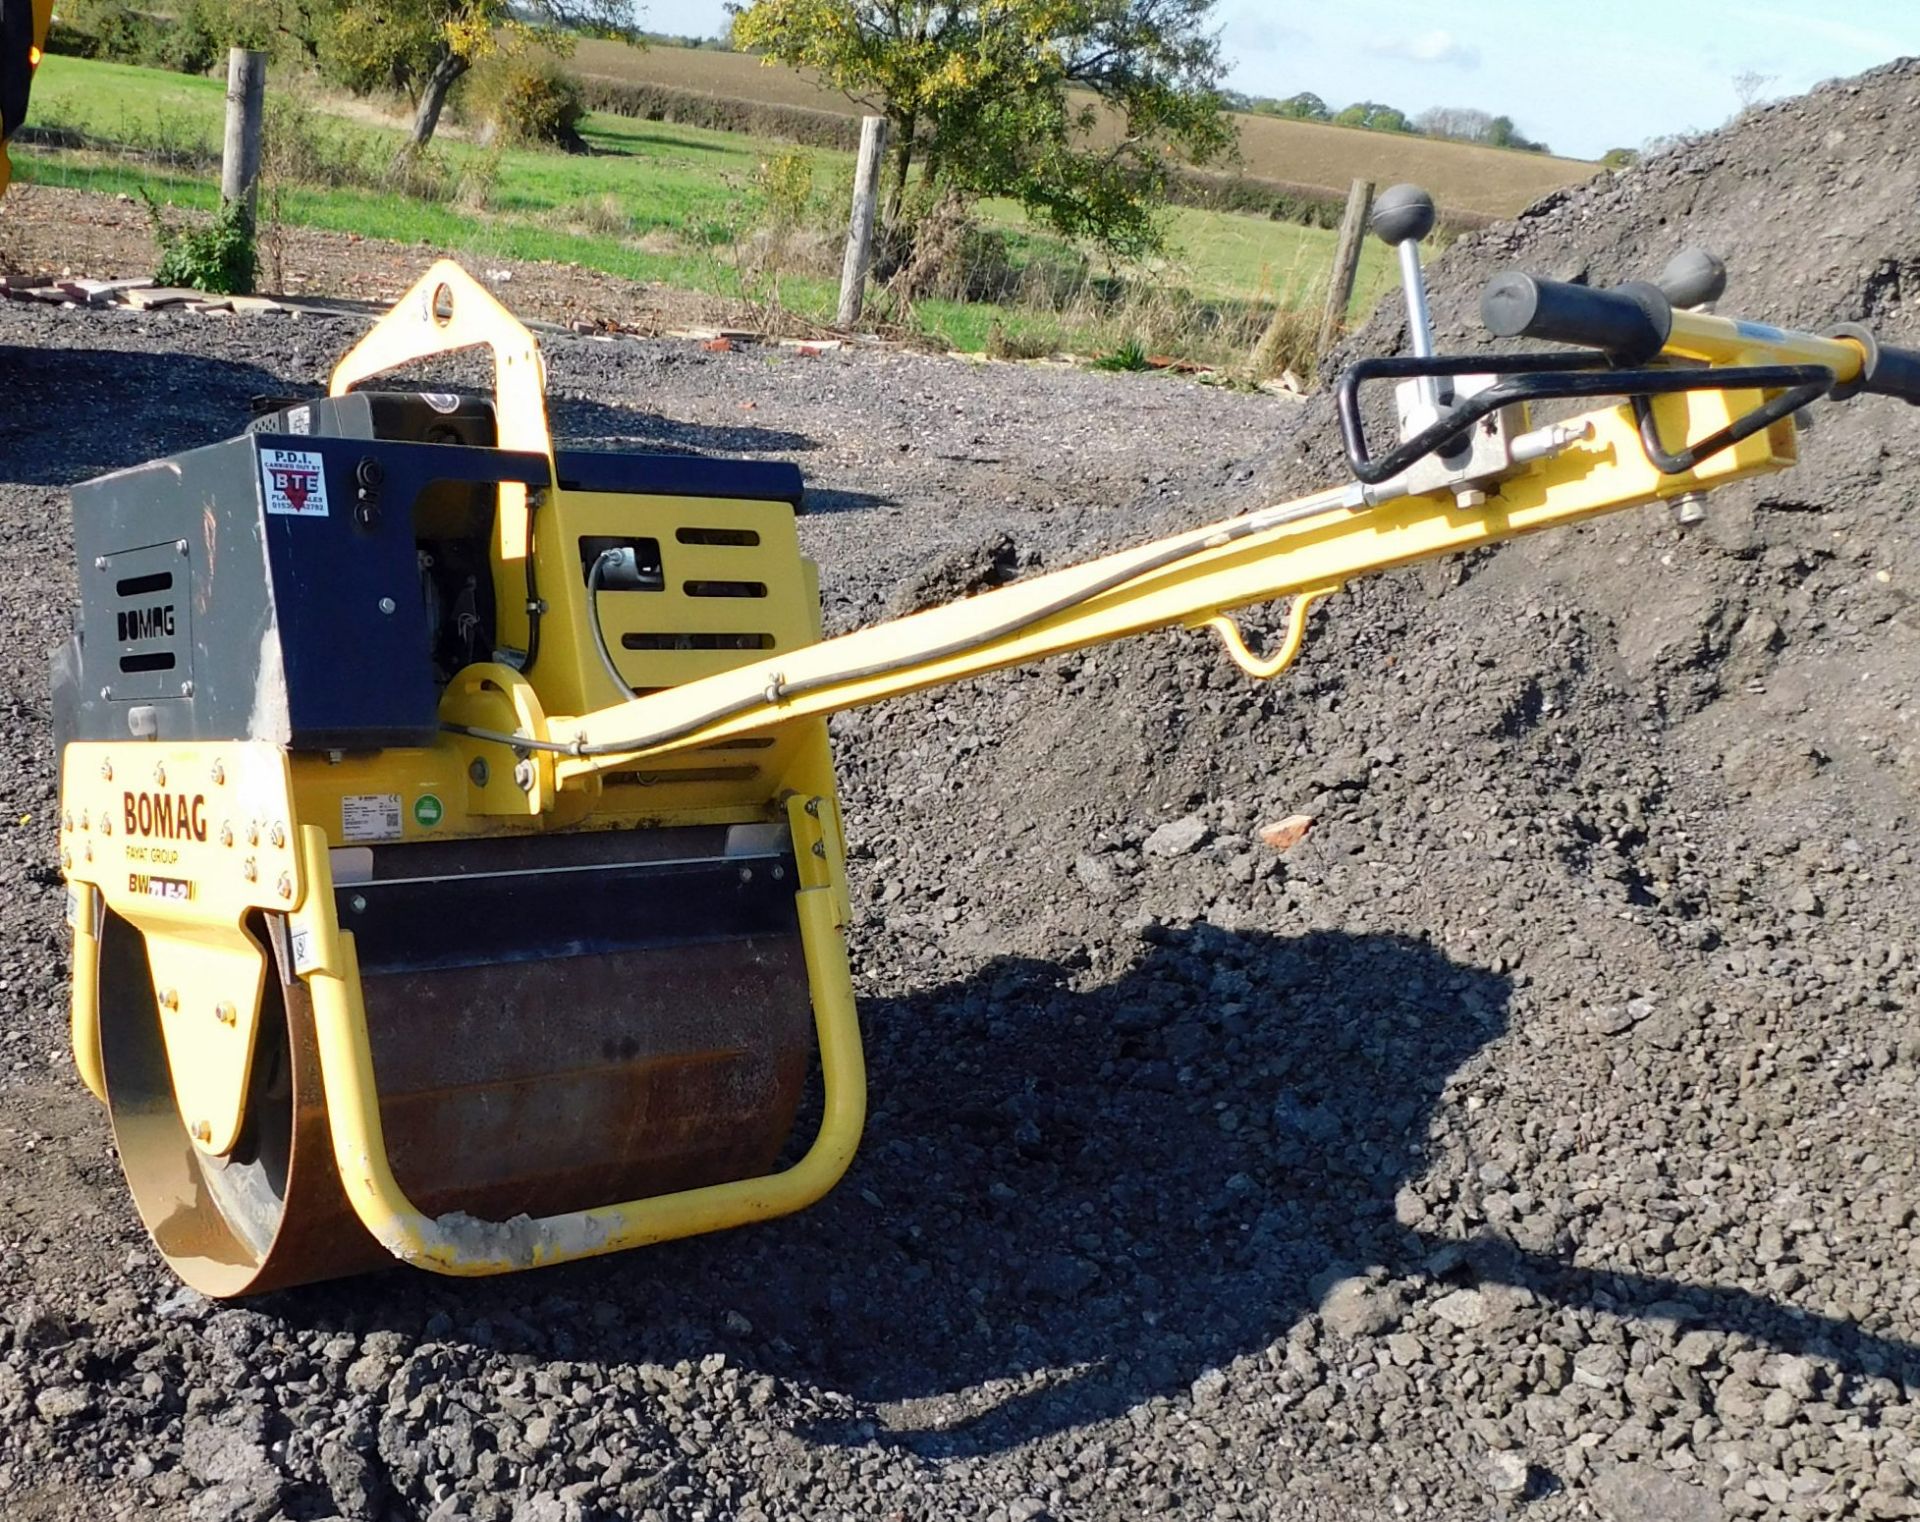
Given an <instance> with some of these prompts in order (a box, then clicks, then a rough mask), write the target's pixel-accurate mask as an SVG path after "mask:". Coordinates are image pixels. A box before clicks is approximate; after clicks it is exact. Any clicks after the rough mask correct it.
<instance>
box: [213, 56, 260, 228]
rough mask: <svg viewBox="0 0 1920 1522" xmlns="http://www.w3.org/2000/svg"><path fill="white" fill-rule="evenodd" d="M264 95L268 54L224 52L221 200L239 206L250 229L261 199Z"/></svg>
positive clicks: (242, 216)
mask: <svg viewBox="0 0 1920 1522" xmlns="http://www.w3.org/2000/svg"><path fill="white" fill-rule="evenodd" d="M266 97H267V55H266V54H265V53H255V52H252V51H250V50H249V49H247V48H234V49H232V50H231V51H230V52H229V53H228V54H227V140H226V144H225V147H224V149H223V151H222V153H221V157H220V199H221V200H222V201H223V202H225V203H226V204H227V205H230V206H231V205H235V204H237V205H239V206H240V208H241V212H240V215H241V218H242V219H243V220H244V221H245V223H246V225H247V227H248V229H249V230H251V229H252V227H253V219H254V213H255V210H256V209H257V207H258V205H259V200H260V127H261V119H262V117H263V116H264V115H265V108H266Z"/></svg>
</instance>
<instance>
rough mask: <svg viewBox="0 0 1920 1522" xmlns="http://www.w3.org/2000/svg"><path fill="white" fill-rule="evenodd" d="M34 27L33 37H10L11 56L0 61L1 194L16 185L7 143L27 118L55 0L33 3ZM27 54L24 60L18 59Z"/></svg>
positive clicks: (35, 1) (37, 0) (11, 157)
mask: <svg viewBox="0 0 1920 1522" xmlns="http://www.w3.org/2000/svg"><path fill="white" fill-rule="evenodd" d="M32 16H33V26H32V35H31V36H30V37H16V36H12V35H9V36H8V37H7V38H6V39H5V42H6V46H7V48H8V50H9V53H8V56H7V57H5V58H0V90H3V91H4V92H5V100H4V107H5V110H4V114H5V117H6V120H5V121H4V122H0V193H4V192H5V190H6V188H7V186H8V185H9V184H11V183H12V181H13V156H12V154H11V153H10V152H9V151H8V146H7V145H8V143H9V141H10V140H11V139H12V136H13V134H14V132H15V131H16V130H17V129H18V128H19V126H20V124H21V122H22V121H23V120H24V119H25V116H26V107H27V101H28V99H29V92H30V90H31V88H32V85H33V76H34V73H35V72H36V71H37V70H38V69H39V67H40V58H41V51H42V49H44V48H45V47H46V45H47V30H48V28H49V27H51V26H52V24H53V0H33V12H32ZM21 52H24V54H25V56H24V57H22V56H19V54H20V53H21Z"/></svg>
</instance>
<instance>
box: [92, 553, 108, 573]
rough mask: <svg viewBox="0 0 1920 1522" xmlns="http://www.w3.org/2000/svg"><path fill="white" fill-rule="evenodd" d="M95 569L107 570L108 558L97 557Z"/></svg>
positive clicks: (94, 563)
mask: <svg viewBox="0 0 1920 1522" xmlns="http://www.w3.org/2000/svg"><path fill="white" fill-rule="evenodd" d="M93 568H94V569H95V570H96V571H104V570H105V569H106V568H107V557H106V556H105V555H95V556H94V557H93Z"/></svg>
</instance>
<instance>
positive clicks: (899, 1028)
mask: <svg viewBox="0 0 1920 1522" xmlns="http://www.w3.org/2000/svg"><path fill="white" fill-rule="evenodd" d="M1083 981H1085V980H1084V979H1083V978H1082V977H1081V976H1080V975H1078V974H1076V972H1075V971H1074V970H1073V969H1070V968H1066V967H1063V966H1061V965H1059V964H1056V963H1051V962H1041V961H1031V960H1020V959H1002V960H996V961H993V962H991V963H988V964H987V965H985V966H983V967H982V968H981V969H980V970H979V971H978V972H977V973H975V974H974V975H973V976H971V977H969V978H967V979H965V980H963V981H961V982H958V983H954V984H950V985H947V986H942V987H937V988H934V989H931V990H929V991H927V992H925V993H922V994H916V995H913V996H911V997H908V998H903V999H892V1000H879V1001H869V1002H867V1004H866V1005H865V1007H864V1009H863V1017H864V1021H863V1023H864V1024H865V1026H866V1028H867V1031H868V1033H869V1041H868V1047H869V1051H868V1056H869V1065H870V1089H871V1094H872V1098H873V1116H872V1121H871V1124H870V1127H869V1130H868V1134H867V1143H866V1146H865V1149H864V1150H863V1152H862V1154H861V1156H860V1158H859V1159H858V1160H857V1161H856V1163H855V1165H854V1168H853V1171H852V1173H851V1174H850V1176H849V1177H848V1179H847V1180H846V1181H845V1182H844V1183H843V1184H842V1185H841V1187H840V1188H839V1189H838V1190H837V1191H835V1192H834V1193H833V1194H832V1195H830V1196H829V1197H828V1198H827V1199H826V1200H825V1201H823V1202H822V1203H821V1204H820V1205H818V1206H816V1207H815V1208H814V1209H813V1210H811V1211H809V1212H806V1213H804V1214H802V1215H800V1216H796V1217H793V1218H792V1219H790V1220H787V1221H784V1222H781V1223H778V1224H775V1225H770V1226H768V1227H765V1228H760V1229H754V1230H749V1231H742V1232H734V1233H728V1234H723V1235H719V1236H714V1237H709V1238H704V1239H699V1240H695V1241H689V1242H684V1243H679V1244H673V1245H670V1246H666V1247H661V1248H654V1249H650V1250H649V1251H647V1252H645V1253H636V1254H631V1255H628V1256H626V1257H624V1258H621V1259H617V1260H606V1261H603V1262H598V1263H588V1264H582V1265H577V1266H574V1267H570V1268H565V1269H560V1270H555V1271H552V1272H548V1273H542V1274H540V1275H537V1276H532V1277H522V1278H520V1279H518V1280H502V1281H494V1282H489V1283H484V1284H474V1283H468V1284H464V1285H462V1284H455V1283H451V1282H447V1281H437V1280H432V1279H428V1278H425V1277H424V1276H411V1275H408V1276H401V1275H395V1276H390V1277H388V1278H385V1279H383V1280H382V1282H381V1284H380V1288H379V1292H378V1294H377V1295H369V1294H368V1293H367V1288H366V1286H364V1285H360V1286H355V1285H351V1284H349V1285H340V1286H317V1287H314V1288H312V1289H307V1290H300V1291H293V1292H289V1293H287V1294H283V1295H279V1296H275V1297H272V1299H271V1301H269V1302H266V1303H263V1308H265V1306H266V1305H268V1304H270V1305H271V1306H272V1307H273V1309H274V1311H275V1313H276V1314H280V1315H284V1316H286V1317H288V1318H289V1319H292V1320H295V1321H300V1322H304V1323H307V1324H310V1325H311V1324H332V1325H338V1326H347V1327H365V1326H366V1325H367V1324H368V1316H369V1314H371V1315H372V1316H373V1317H374V1318H375V1319H376V1321H377V1322H378V1323H379V1324H382V1325H385V1326H389V1327H392V1328H394V1329H396V1330H403V1331H408V1332H411V1333H416V1334H417V1333H418V1332H419V1331H420V1329H421V1328H422V1326H423V1325H426V1326H428V1328H429V1335H440V1336H447V1335H452V1336H456V1337H457V1336H459V1335H461V1329H462V1328H463V1327H472V1326H473V1325H475V1324H476V1323H481V1324H484V1331H485V1337H486V1339H488V1340H490V1341H491V1342H492V1343H493V1344H494V1345H495V1346H499V1347H511V1348H514V1349H515V1350H518V1351H525V1352H529V1353H538V1354H543V1355H546V1356H558V1357H563V1358H579V1357H582V1356H584V1355H586V1353H587V1350H586V1349H585V1348H583V1347H581V1346H578V1345H576V1342H575V1339H574V1338H572V1337H571V1336H569V1335H568V1334H567V1333H565V1332H564V1331H558V1332H556V1331H555V1330H553V1329H554V1328H556V1327H562V1328H563V1327H565V1326H566V1325H567V1324H568V1323H573V1324H575V1325H577V1324H578V1322H579V1320H580V1319H581V1317H583V1316H586V1317H590V1318H591V1319H592V1321H593V1323H594V1325H595V1327H596V1331H595V1333H594V1336H593V1339H592V1349H591V1355H590V1356H591V1357H592V1358H593V1359H595V1360H596V1361H600V1362H604V1363H605V1364H607V1365H609V1366H618V1365H621V1364H633V1363H667V1364H671V1363H674V1362H677V1361H679V1360H681V1359H690V1360H693V1361H698V1360H700V1359H701V1358H703V1357H706V1356H707V1355H709V1354H711V1353H713V1352H715V1351H716V1350H718V1351H726V1352H727V1353H728V1354H729V1356H732V1357H734V1358H735V1359H736V1361H737V1362H740V1363H741V1364H743V1365H746V1366H751V1367H753V1368H756V1369H758V1370H759V1371H761V1372H764V1373H768V1374H773V1375H776V1376H780V1377H783V1378H791V1379H793V1380H796V1381H800V1382H804V1383H808V1384H818V1385H825V1386H827V1387H829V1388H832V1389H835V1390H839V1391H842V1392H844V1393H845V1394H847V1395H849V1396H851V1397H852V1398H853V1399H854V1400H856V1401H857V1402H860V1403H861V1404H862V1405H863V1406H864V1405H869V1404H879V1405H883V1406H896V1405H900V1406H903V1410H905V1411H907V1412H911V1410H912V1408H913V1407H914V1406H915V1405H918V1404H920V1403H925V1404H926V1405H927V1406H928V1407H929V1411H928V1421H927V1424H926V1425H925V1426H919V1425H917V1423H916V1419H915V1418H914V1417H913V1416H912V1415H910V1414H908V1415H904V1416H903V1418H902V1420H901V1422H900V1423H899V1424H897V1430H895V1431H894V1432H893V1433H892V1434H891V1439H892V1440H896V1441H899V1442H903V1443H911V1444H913V1445H914V1446H915V1447H918V1448H921V1449H922V1450H923V1451H926V1452H928V1453H929V1454H935V1453H937V1454H942V1455H951V1454H959V1453H965V1452H978V1451H985V1450H992V1449H998V1448H1002V1447H1005V1446H1008V1445H1012V1444H1018V1443H1021V1442H1024V1441H1027V1440H1030V1439H1032V1438H1034V1437H1036V1436H1039V1435H1041V1434H1043V1433H1046V1432H1050V1431H1054V1430H1056V1429H1059V1428H1062V1427H1066V1426H1070V1425H1075V1424H1078V1423H1082V1422H1086V1421H1090V1420H1097V1419H1099V1418H1102V1417H1106V1416H1112V1415H1116V1414H1119V1413H1121V1412H1124V1411H1126V1410H1128V1409H1131V1408H1132V1407H1134V1406H1136V1405H1138V1404H1139V1403H1141V1402H1142V1401H1145V1400H1148V1399H1150V1398H1152V1397H1154V1396H1156V1395H1161V1394H1166V1393H1169V1392H1171V1391H1174V1390H1178V1389H1183V1388H1184V1387H1185V1386H1187V1385H1188V1384H1190V1383H1191V1382H1192V1381H1193V1380H1194V1379H1195V1378H1196V1377H1198V1376H1199V1375H1200V1374H1202V1373H1203V1372H1204V1371H1206V1370H1208V1369H1210V1368H1214V1367H1217V1366H1219V1365H1222V1364H1225V1363H1227V1362H1229V1361H1231V1360H1232V1359H1234V1358H1235V1357H1238V1356H1239V1355H1241V1354H1243V1353H1246V1352H1249V1351H1253V1350H1257V1349H1261V1348H1264V1347H1267V1346H1268V1345H1270V1344H1271V1343H1273V1342H1274V1341H1275V1339H1276V1338H1281V1337H1284V1335H1285V1333H1286V1331H1287V1329H1288V1328H1289V1327H1291V1326H1292V1325H1293V1324H1294V1323H1295V1322H1297V1321H1298V1320H1300V1319H1301V1318H1302V1317H1303V1316H1305V1315H1306V1314H1308V1313H1309V1312H1311V1311H1312V1310H1313V1308H1314V1306H1315V1304H1316V1301H1317V1296H1318V1292H1319V1289H1320V1286H1319V1285H1318V1284H1317V1283H1316V1281H1317V1280H1319V1279H1320V1277H1321V1276H1322V1275H1324V1274H1326V1273H1327V1272H1328V1271H1329V1270H1335V1269H1339V1268H1341V1267H1342V1266H1345V1265H1364V1264H1374V1263H1392V1262H1398V1261H1401V1260H1403V1259H1404V1258H1405V1257H1406V1256H1407V1254H1408V1252H1409V1250H1410V1249H1409V1244H1408V1234H1407V1233H1406V1232H1405V1231H1404V1229H1402V1228H1401V1227H1400V1226H1399V1225H1398V1224H1397V1223H1396V1222H1395V1220H1394V1216H1393V1200H1394V1195H1395V1192H1396V1191H1397V1190H1398V1189H1399V1187H1400V1185H1401V1184H1402V1183H1403V1182H1405V1180H1406V1179H1407V1178H1408V1177H1409V1175H1410V1174H1412V1173H1414V1172H1415V1171H1417V1170H1418V1168H1419V1167H1420V1166H1421V1162H1422V1153H1423V1142H1424V1138H1425V1136H1426V1132H1427V1121H1428V1117H1429V1115H1430V1113H1431V1112H1432V1110H1433V1108H1434V1106H1435V1104H1436V1103H1437V1102H1438V1101H1439V1099H1440V1096H1441V1093H1442V1091H1443V1090H1444V1089H1445V1087H1446V1085H1447V1083H1448V1081H1449V1079H1450V1078H1451V1076H1452V1075H1453V1074H1454V1073H1455V1072H1456V1070H1458V1068H1459V1067H1460V1066H1461V1064H1462V1063H1463V1062H1465V1061H1466V1060H1467V1059H1469V1058H1470V1057H1471V1056H1472V1055H1473V1054H1474V1053H1475V1052H1476V1051H1478V1050H1479V1049H1480V1048H1481V1047H1482V1046H1484V1045H1485V1044H1486V1043H1487V1042H1488V1041H1490V1040H1492V1039H1494V1038H1495V1037H1497V1036H1499V1035H1500V1034H1501V1032H1502V1031H1503V1030H1504V1029H1505V1026H1506V1003H1507V994H1508V985H1507V981H1506V979H1504V978H1503V977H1500V976H1498V975H1495V974H1493V973H1490V972H1486V971H1483V970H1480V969H1476V968H1472V967H1467V966H1463V965H1460V964H1458V963H1455V962H1453V961H1450V960H1449V959H1448V958H1447V957H1445V956H1444V955H1442V954H1441V953H1439V952H1437V951H1435V950H1434V949H1433V948H1431V947H1429V946H1426V945H1424V944H1422V943H1420V942H1417V941H1413V940H1409V939H1403V938H1399V937H1393V936H1380V935H1349V934H1339V933H1316V934H1310V935H1304V936H1299V937H1276V936H1271V935H1266V934H1246V933H1230V932H1227V931H1223V930H1220V929H1218V928H1215V927H1213V926H1209V925H1201V926H1198V927H1196V928H1194V929H1192V930H1188V931H1181V932H1177V933H1173V934H1169V935H1167V936H1165V937H1164V938H1163V939H1162V940H1160V941H1159V942H1158V943H1157V944H1155V945H1153V946H1151V947H1150V948H1149V949H1148V952H1147V954H1146V955H1145V956H1144V957H1143V958H1142V959H1141V960H1140V962H1139V963H1138V964H1137V965H1135V966H1134V967H1133V968H1131V969H1130V970H1128V971H1125V972H1123V973H1121V974H1120V975H1118V976H1117V977H1115V978H1114V979H1112V980H1111V981H1107V982H1098V983H1096V984H1095V986H1091V987H1082V986H1077V985H1078V984H1080V983H1082V982H1083ZM1415 1246H1416V1247H1417V1244H1415ZM729 1312H732V1313H736V1314H737V1315H738V1316H742V1317H744V1318H745V1320H746V1322H747V1323H750V1325H751V1328H752V1330H751V1333H750V1334H739V1335H728V1334H727V1333H726V1332H724V1331H723V1330H720V1328H721V1327H723V1326H724V1325H725V1321H726V1317H727V1313H729ZM1060 1371H1071V1372H1064V1373H1063V1372H1060ZM986 1392H992V1393H986ZM935 1406H937V1407H939V1408H940V1409H939V1410H938V1412H935V1411H933V1410H932V1409H931V1408H932V1407H935ZM810 1435H811V1436H813V1437H814V1438H815V1439H816V1440H820V1441H838V1440H842V1439H844V1440H847V1441H864V1440H866V1438H867V1437H868V1436H870V1435H871V1434H866V1433H862V1432H859V1431H858V1430H857V1429H856V1427H855V1426H849V1427H848V1429H847V1430H846V1431H844V1432H842V1431H839V1430H837V1429H834V1428H831V1427H817V1428H815V1429H813V1431H812V1432H811V1434H810Z"/></svg>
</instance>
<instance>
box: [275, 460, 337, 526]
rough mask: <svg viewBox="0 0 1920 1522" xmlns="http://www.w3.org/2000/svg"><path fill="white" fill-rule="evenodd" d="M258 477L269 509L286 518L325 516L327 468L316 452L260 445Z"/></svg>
mask: <svg viewBox="0 0 1920 1522" xmlns="http://www.w3.org/2000/svg"><path fill="white" fill-rule="evenodd" d="M260 481H261V484H262V485H263V486H264V487H265V488H266V492H267V511H268V512H270V513H278V514H280V515H281V516H282V517H286V518H324V517H326V516H327V472H326V468H325V462H324V461H323V460H322V459H321V458H320V456H319V455H317V454H313V453H310V452H309V451H307V450H304V449H263V450H261V451H260Z"/></svg>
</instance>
